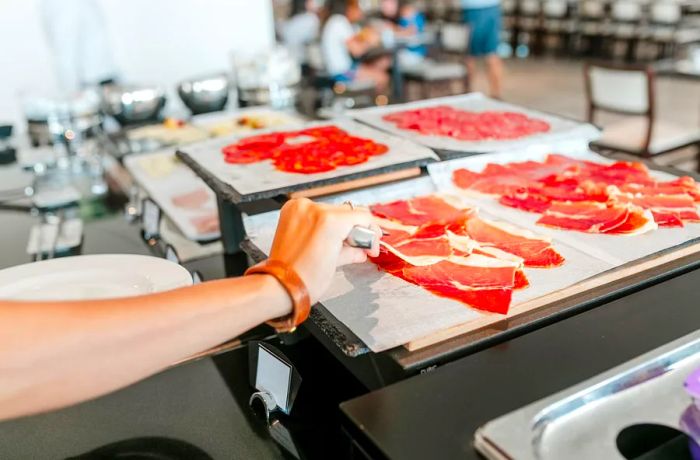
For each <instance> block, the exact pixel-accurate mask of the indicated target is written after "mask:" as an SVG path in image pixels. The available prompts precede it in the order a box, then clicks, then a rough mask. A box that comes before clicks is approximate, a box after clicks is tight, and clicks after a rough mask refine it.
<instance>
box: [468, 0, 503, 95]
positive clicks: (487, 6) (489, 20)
mask: <svg viewBox="0 0 700 460" xmlns="http://www.w3.org/2000/svg"><path fill="white" fill-rule="evenodd" d="M461 2H462V14H463V18H464V22H465V23H466V24H467V25H468V26H469V53H468V55H467V70H468V71H469V75H470V78H471V79H472V81H473V79H474V77H475V75H476V60H477V59H478V58H484V60H485V61H486V69H487V74H488V79H489V90H490V95H491V97H495V98H500V97H501V86H502V83H503V62H502V61H501V58H500V57H499V56H498V54H497V51H498V45H499V42H500V33H501V4H500V0H461Z"/></svg>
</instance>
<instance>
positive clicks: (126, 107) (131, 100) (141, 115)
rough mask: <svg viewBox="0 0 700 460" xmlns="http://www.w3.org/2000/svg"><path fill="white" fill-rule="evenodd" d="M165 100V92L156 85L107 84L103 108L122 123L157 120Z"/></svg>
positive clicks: (103, 95)
mask: <svg viewBox="0 0 700 460" xmlns="http://www.w3.org/2000/svg"><path fill="white" fill-rule="evenodd" d="M165 100H166V97H165V92H164V91H163V90H162V89H161V88H159V87H156V86H107V87H105V88H104V90H103V92H102V110H103V111H104V112H105V113H106V114H107V115H111V116H113V117H114V118H116V119H117V121H118V122H119V123H121V124H122V125H130V124H136V123H143V122H148V121H156V120H158V115H159V114H160V111H161V110H162V109H163V107H164V106H165Z"/></svg>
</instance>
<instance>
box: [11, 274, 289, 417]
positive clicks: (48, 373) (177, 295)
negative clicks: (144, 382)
mask: <svg viewBox="0 0 700 460" xmlns="http://www.w3.org/2000/svg"><path fill="white" fill-rule="evenodd" d="M290 310H291V301H290V300H289V298H288V296H287V294H286V293H285V291H284V289H283V288H282V287H281V285H279V284H278V283H277V281H275V280H274V279H273V278H272V277H270V276H264V275H262V276H250V277H245V278H238V279H231V280H222V281H216V282H211V283H205V284H202V285H199V286H194V287H191V288H185V289H178V290H175V291H170V292H166V293H161V294H156V295H153V296H149V297H147V298H146V297H134V298H128V299H114V300H106V301H98V302H78V303H75V302H73V303H70V304H68V303H61V302H57V303H48V304H46V303H18V302H0V419H2V418H8V417H14V416H18V415H22V414H26V413H33V412H39V411H44V410H49V409H52V408H57V407H62V406H65V405H69V404H72V403H75V402H78V401H81V400H85V399H90V398H94V397H96V396H99V395H102V394H104V393H107V392H109V391H112V390H115V389H118V388H121V387H123V386H126V385H128V384H130V383H133V382H135V381H137V380H140V379H142V378H144V377H147V376H149V375H151V374H153V373H155V372H158V371H159V370H162V369H164V368H165V367H167V366H168V365H169V364H171V363H173V362H176V361H178V360H180V359H183V358H186V357H187V356H189V355H191V354H194V353H196V352H198V351H202V350H204V349H206V348H209V347H211V346H214V345H217V344H219V343H221V342H224V341H226V340H228V339H230V338H233V337H235V336H237V335H240V334H241V333H242V332H244V331H246V330H248V329H250V328H252V327H254V326H256V325H257V324H260V323H262V322H264V321H266V320H269V319H272V318H274V317H278V316H283V315H285V314H287V313H289V311H290Z"/></svg>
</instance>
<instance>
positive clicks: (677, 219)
mask: <svg viewBox="0 0 700 460" xmlns="http://www.w3.org/2000/svg"><path fill="white" fill-rule="evenodd" d="M651 215H652V216H653V217H654V222H656V223H657V224H658V225H659V226H661V227H683V219H681V216H679V215H678V213H677V212H674V211H656V210H653V209H652V210H651Z"/></svg>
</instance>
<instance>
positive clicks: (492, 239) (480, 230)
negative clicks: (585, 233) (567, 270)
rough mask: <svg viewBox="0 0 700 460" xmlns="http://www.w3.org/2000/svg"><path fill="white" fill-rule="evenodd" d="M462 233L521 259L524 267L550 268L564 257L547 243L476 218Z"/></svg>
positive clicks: (557, 264) (470, 220) (471, 220)
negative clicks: (464, 232)
mask: <svg viewBox="0 0 700 460" xmlns="http://www.w3.org/2000/svg"><path fill="white" fill-rule="evenodd" d="M464 231H466V234H467V235H468V236H469V237H471V238H472V239H474V240H475V241H476V242H478V243H479V244H481V245H482V246H483V245H490V246H493V247H495V248H498V249H500V250H502V251H505V252H508V253H510V254H514V255H516V256H518V257H521V258H522V259H523V260H524V262H525V266H526V267H533V268H550V267H557V266H559V265H561V264H563V263H564V257H562V255H561V254H559V253H558V252H557V251H556V250H555V249H554V248H553V247H552V245H551V243H550V242H549V241H547V240H542V239H536V238H530V237H527V236H523V235H518V234H515V233H512V232H509V231H506V230H504V229H503V228H499V227H498V226H496V225H494V224H492V223H489V222H487V221H485V220H483V219H480V218H478V217H474V218H471V219H469V220H468V221H467V224H466V228H465V229H464Z"/></svg>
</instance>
